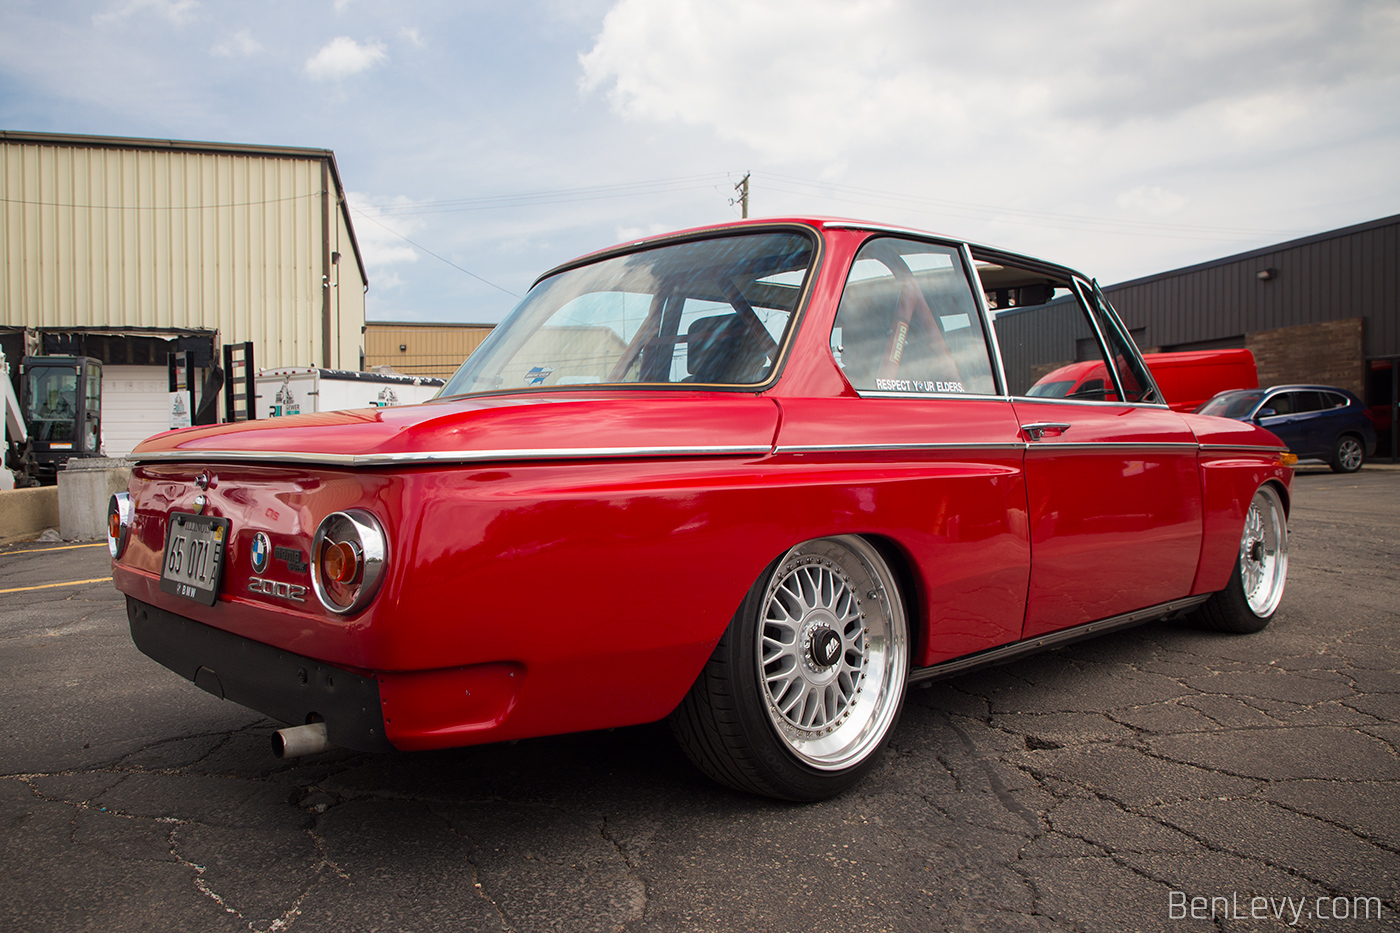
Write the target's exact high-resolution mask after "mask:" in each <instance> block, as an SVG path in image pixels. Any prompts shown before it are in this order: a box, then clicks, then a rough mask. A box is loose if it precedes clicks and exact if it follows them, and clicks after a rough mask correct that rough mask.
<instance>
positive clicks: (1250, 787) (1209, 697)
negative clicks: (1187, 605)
mask: <svg viewBox="0 0 1400 933" xmlns="http://www.w3.org/2000/svg"><path fill="white" fill-rule="evenodd" d="M1294 497H1295V498H1294V504H1293V511H1292V516H1291V521H1290V525H1291V530H1292V556H1291V562H1290V566H1289V583H1288V589H1287V592H1286V594H1285V596H1284V599H1283V603H1282V605H1281V607H1280V609H1279V612H1278V615H1277V616H1276V618H1275V620H1274V622H1273V624H1272V625H1271V626H1270V627H1269V628H1268V629H1267V630H1265V631H1264V632H1262V633H1260V634H1257V635H1251V636H1224V635H1218V634H1210V633H1205V632H1201V631H1197V630H1195V629H1193V628H1192V627H1190V626H1189V625H1188V624H1186V623H1184V622H1167V623H1159V624H1155V625H1149V626H1146V627H1143V628H1139V629H1135V630H1133V631H1130V632H1125V633H1119V634H1115V635H1110V636H1106V637H1103V638H1100V639H1098V640H1095V641H1089V642H1084V643H1081V644H1078V645H1075V646H1072V647H1069V648H1065V649H1062V650H1060V651H1056V652H1053V653H1050V654H1045V655H1041V656H1038V657H1034V658H1031V659H1028V660H1024V661H1022V662H1019V663H1015V664H1011V665H1007V666H1004V667H1000V668H996V669H993V670H990V671H984V672H980V673H975V674H970V675H965V676H963V677H959V678H957V679H954V680H951V681H947V682H943V683H939V684H935V685H933V686H930V687H926V688H923V689H916V690H913V691H911V693H910V697H909V702H908V705H907V709H906V712H905V715H904V718H903V720H902V721H901V723H900V724H899V726H898V730H897V733H896V735H895V737H894V741H893V743H892V746H891V748H890V751H889V754H888V755H887V756H886V757H885V758H884V759H883V761H882V763H881V764H880V766H879V767H878V768H877V769H876V770H875V772H874V773H873V774H872V775H871V776H870V777H869V778H868V779H866V780H865V781H864V782H863V783H861V784H860V785H859V786H858V787H857V788H856V789H855V790H854V791H852V792H849V793H847V794H845V795H843V796H841V797H839V798H837V799H835V800H831V801H827V802H825V803H820V804H815V805H805V806H801V805H787V804H779V803H774V802H771V801H766V800H760V799H756V798H753V797H748V796H744V795H741V794H736V793H733V792H730V791H727V790H725V789H723V788H720V787H717V786H715V785H713V784H711V783H709V782H708V781H707V780H706V779H705V778H704V777H702V776H701V775H700V774H698V773H697V772H696V771H695V770H694V769H692V768H691V767H690V765H689V764H688V763H687V762H686V761H685V759H684V758H683V757H682V755H681V754H680V753H679V752H678V751H677V749H676V748H675V746H674V745H673V744H672V743H671V741H670V737H669V734H668V732H667V730H666V727H665V726H664V724H663V725H657V726H645V727H639V728H633V729H618V730H614V731H610V732H602V733H588V734H583V735H575V736H564V737H559V738H548V739H537V740H532V741H522V742H519V743H514V744H509V745H500V746H485V747H479V748H471V749H461V750H455V751H450V752H441V753H420V754H391V755H365V754H358V753H353V752H348V751H343V750H336V751H332V752H329V753H326V754H324V755H320V756H317V757H312V758H304V759H299V760H295V761H279V760H277V759H275V758H273V757H272V755H271V753H270V751H269V741H268V735H269V733H270V732H271V731H272V729H273V728H274V727H273V724H271V723H270V722H268V721H267V720H265V719H262V718H260V717H259V716H257V715H256V714H254V713H251V712H248V711H246V710H244V709H242V708H240V707H237V706H234V705H232V704H229V703H226V702H223V701H220V700H217V699H215V698H214V697H212V696H210V695H208V694H206V693H204V692H203V691H201V690H199V689H198V688H196V687H195V686H194V685H193V684H191V683H188V682H187V681H184V680H182V679H181V678H179V677H178V676H177V675H175V674H172V673H170V672H168V671H166V670H165V669H164V668H161V667H159V666H158V665H156V664H155V663H154V662H152V661H150V660H148V659H147V658H145V657H144V656H143V655H141V654H140V653H139V652H137V651H136V649H135V648H134V647H133V646H132V644H131V640H130V637H129V635H128V632H127V627H126V618H125V613H124V611H123V606H122V602H121V598H120V596H119V594H118V593H117V592H116V591H115V590H114V589H113V587H112V585H111V583H110V581H108V580H107V579H106V577H107V575H108V561H107V555H106V549H105V546H103V545H100V544H99V545H97V546H92V545H79V546H73V545H71V544H65V545H53V544H48V545H39V544H35V545H20V546H13V545H12V546H9V547H6V548H3V549H0V671H3V676H0V710H2V711H3V725H0V819H3V822H4V826H5V830H4V833H3V836H0V930H5V931H9V930H15V931H26V933H34V931H78V930H101V931H105V933H111V931H125V930H140V931H164V930H180V931H224V930H227V931H247V930H254V931H284V930H294V931H297V933H302V931H306V933H312V931H328V933H351V931H376V930H377V931H409V930H414V931H420V930H421V931H456V930H472V931H475V930H483V931H486V930H489V931H518V933H526V931H537V930H538V931H543V930H559V931H593V930H599V931H604V930H607V931H615V930H635V931H657V933H660V931H706V933H710V931H745V933H748V931H793V933H795V931H804V933H806V931H817V933H820V931H864V930H899V931H903V930H909V931H934V930H943V929H953V930H978V931H984V930H1045V931H1062V930H1106V931H1120V930H1183V931H1186V930H1225V931H1233V930H1287V929H1307V930H1327V931H1333V930H1351V929H1356V930H1368V931H1370V930H1376V931H1379V930H1395V929H1400V919H1397V918H1400V753H1397V747H1400V600H1398V599H1397V597H1400V582H1397V568H1400V531H1398V530H1397V529H1400V470H1397V469H1394V468H1390V469H1387V468H1384V467H1382V468H1371V467H1368V468H1367V469H1365V470H1363V471H1362V472H1361V473H1359V474H1356V475H1352V476H1337V475H1334V474H1332V473H1330V472H1327V471H1326V470H1305V471H1303V472H1302V473H1301V474H1300V475H1299V476H1298V478H1297V480H1296V481H1295V484H1294ZM83 581H86V582H83ZM51 584H57V585H51ZM580 702H586V698H584V697H581V698H580Z"/></svg>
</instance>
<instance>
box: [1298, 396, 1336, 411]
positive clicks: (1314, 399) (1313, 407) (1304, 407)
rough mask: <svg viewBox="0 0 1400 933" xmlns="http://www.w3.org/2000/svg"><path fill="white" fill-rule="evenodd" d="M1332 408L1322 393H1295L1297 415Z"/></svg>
mask: <svg viewBox="0 0 1400 933" xmlns="http://www.w3.org/2000/svg"><path fill="white" fill-rule="evenodd" d="M1331 407H1332V406H1331V405H1328V404H1327V403H1326V402H1325V396H1324V395H1323V394H1322V393H1321V392H1294V393H1293V411H1294V412H1295V413H1296V414H1302V413H1303V412H1308V411H1322V410H1323V409H1325V408H1331Z"/></svg>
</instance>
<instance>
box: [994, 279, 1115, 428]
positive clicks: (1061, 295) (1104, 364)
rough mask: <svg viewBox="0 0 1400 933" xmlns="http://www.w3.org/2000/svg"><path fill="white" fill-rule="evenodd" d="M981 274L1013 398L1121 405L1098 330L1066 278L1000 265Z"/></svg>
mask: <svg viewBox="0 0 1400 933" xmlns="http://www.w3.org/2000/svg"><path fill="white" fill-rule="evenodd" d="M977 274H978V276H979V278H980V279H981V282H982V290H983V291H984V292H985V293H986V296H987V305H988V307H989V308H990V309H991V312H992V324H993V326H994V327H995V328H996V332H997V344H998V345H999V346H1000V348H1001V358H1002V363H1003V365H1004V367H1005V369H1006V382H1007V389H1008V391H1009V393H1010V394H1011V395H1014V396H1022V397H1028V398H1059V399H1069V400H1073V401H1081V402H1116V401H1119V395H1118V386H1117V383H1116V382H1115V380H1114V370H1113V368H1112V367H1110V365H1109V363H1108V359H1107V358H1106V357H1105V355H1104V352H1103V343H1102V341H1101V340H1100V339H1099V332H1098V329H1097V328H1096V327H1095V326H1094V323H1093V319H1092V318H1091V317H1090V316H1089V314H1088V312H1087V310H1086V309H1085V307H1084V305H1083V304H1081V303H1080V301H1079V300H1078V298H1077V296H1076V292H1075V288H1074V285H1073V283H1072V282H1071V281H1070V280H1069V279H1068V278H1065V277H1062V276H1057V275H1053V274H1048V273H1046V272H1043V271H1041V270H1038V269H1029V268H1018V267H1016V266H1012V265H1009V264H1003V263H999V262H979V263H978V265H977ZM1124 352H1126V351H1124ZM1135 388H1137V385H1136V384H1135ZM1135 394H1138V393H1135Z"/></svg>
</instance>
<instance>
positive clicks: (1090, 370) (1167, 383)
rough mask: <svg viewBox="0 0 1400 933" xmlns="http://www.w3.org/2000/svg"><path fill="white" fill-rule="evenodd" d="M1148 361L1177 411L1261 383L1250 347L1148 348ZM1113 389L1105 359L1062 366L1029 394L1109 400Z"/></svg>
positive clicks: (1159, 386) (1143, 359) (1046, 376)
mask: <svg viewBox="0 0 1400 933" xmlns="http://www.w3.org/2000/svg"><path fill="white" fill-rule="evenodd" d="M1142 361H1143V362H1144V363H1146V364H1147V368H1148V370H1150V371H1151V373H1152V379H1153V381H1155V382H1156V383H1157V388H1158V389H1159V390H1160V391H1161V393H1162V398H1163V400H1165V401H1166V403H1167V405H1168V407H1170V408H1171V410H1172V411H1195V410H1196V409H1197V408H1199V407H1201V405H1202V404H1203V403H1204V402H1205V401H1206V400H1207V399H1209V398H1211V397H1212V396H1214V395H1216V394H1217V393H1219V392H1223V391H1225V390H1227V389H1253V388H1256V387H1258V385H1259V375H1258V371H1257V369H1256V368H1255V364H1254V354H1253V353H1251V352H1250V351H1248V350H1240V349H1233V350H1186V351H1182V352H1178V353H1144V354H1143V355H1142ZM1105 386H1107V390H1106V389H1105ZM1112 388H1113V386H1112V383H1111V382H1110V381H1109V379H1108V370H1107V367H1106V366H1105V364H1104V363H1103V361H1101V360H1100V361H1097V362H1081V363H1071V364H1069V365H1068V366H1061V367H1060V368H1059V369H1056V370H1054V371H1053V372H1050V373H1047V374H1046V375H1045V376H1042V377H1041V378H1040V379H1039V380H1037V381H1036V383H1035V385H1033V386H1031V388H1030V392H1029V394H1030V395H1032V396H1036V397H1040V398H1081V399H1100V400H1103V399H1105V398H1107V397H1111V395H1112Z"/></svg>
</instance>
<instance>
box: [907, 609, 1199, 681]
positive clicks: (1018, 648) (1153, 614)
mask: <svg viewBox="0 0 1400 933" xmlns="http://www.w3.org/2000/svg"><path fill="white" fill-rule="evenodd" d="M1210 597H1211V594H1209V593H1206V594H1203V595H1200V596H1187V597H1186V598H1185V599H1174V600H1172V601H1171V602H1167V603H1159V604H1158V605H1156V606H1148V607H1147V608H1146V609H1138V610H1136V611H1134V612H1126V613H1124V614H1123V615H1118V616H1111V617H1109V618H1107V619H1100V620H1099V621H1097V622H1089V623H1086V624H1084V625H1076V626H1075V627H1074V628H1067V629H1064V630H1062V631H1059V632H1050V633H1048V634H1045V635H1040V636H1037V637H1036V638H1028V639H1025V640H1023V641H1015V642H1012V643H1011V644H1009V645H1001V646H1000V647H997V648H989V649H987V650H986V651H979V652H977V653H976V654H970V655H967V656H966V657H962V658H953V659H952V660H949V661H944V662H943V663H942V664H935V665H933V666H932V667H919V668H915V669H914V670H912V671H910V672H909V683H911V684H918V683H926V682H929V681H934V680H942V679H943V678H945V677H953V676H956V675H957V674H963V673H966V672H967V671H971V670H976V669H977V668H981V667H991V666H992V665H995V664H1005V663H1007V662H1008V661H1015V660H1017V659H1019V658H1022V657H1025V656H1026V655H1030V654H1036V653H1037V652H1040V651H1046V650H1049V649H1051V648H1061V647H1063V646H1065V645H1068V644H1071V643H1073V642H1076V641H1081V640H1083V639H1085V638H1091V637H1093V636H1095V635H1104V634H1107V633H1108V632H1116V631H1120V630H1122V629H1127V628H1132V627H1133V626H1135V625H1141V624H1142V623H1144V622H1151V621H1153V620H1154V619H1161V618H1164V617H1166V616H1169V615H1171V614H1173V613H1176V612H1182V611H1184V610H1186V609H1191V608H1193V607H1195V606H1199V605H1200V604H1201V603H1203V602H1205V601H1206V600H1207V599H1210Z"/></svg>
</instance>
